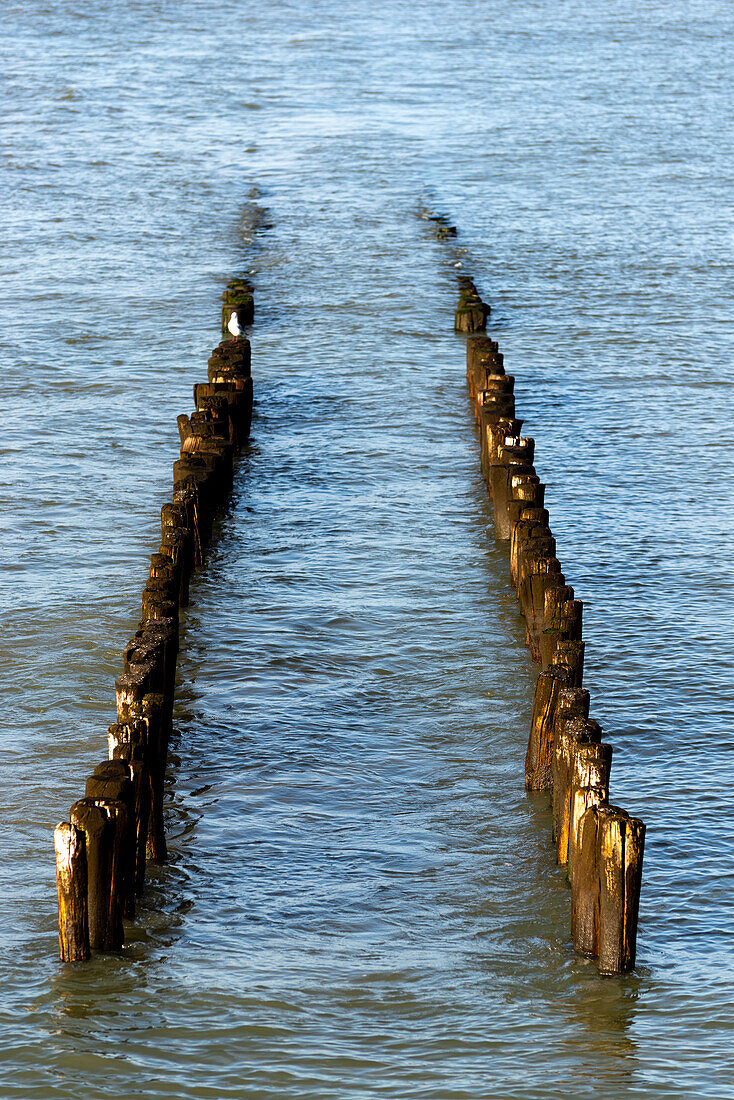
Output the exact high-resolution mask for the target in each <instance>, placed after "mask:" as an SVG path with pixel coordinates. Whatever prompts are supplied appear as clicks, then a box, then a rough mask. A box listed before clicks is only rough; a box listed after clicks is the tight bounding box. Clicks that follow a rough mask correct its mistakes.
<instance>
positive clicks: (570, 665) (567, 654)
mask: <svg viewBox="0 0 734 1100" xmlns="http://www.w3.org/2000/svg"><path fill="white" fill-rule="evenodd" d="M585 652H586V646H585V644H584V642H577V641H568V640H566V639H564V640H563V641H560V642H556V652H555V655H554V657H553V659H552V661H551V663H550V667H551V668H553V666H554V665H564V666H565V667H566V668H567V669H570V671H571V673H572V675H573V686H574V687H581V685H582V683H583V679H584V653H585Z"/></svg>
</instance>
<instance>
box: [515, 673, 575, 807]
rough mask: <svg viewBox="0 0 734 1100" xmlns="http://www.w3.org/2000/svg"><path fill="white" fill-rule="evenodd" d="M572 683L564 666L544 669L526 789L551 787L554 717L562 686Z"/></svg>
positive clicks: (537, 687) (536, 701)
mask: <svg viewBox="0 0 734 1100" xmlns="http://www.w3.org/2000/svg"><path fill="white" fill-rule="evenodd" d="M570 685H571V674H570V673H569V671H568V670H567V669H565V668H563V667H562V666H558V667H555V668H552V669H548V670H547V672H541V674H540V676H538V679H537V681H536V684H535V697H534V699H533V713H532V717H531V719H530V735H529V737H528V748H527V753H526V754H525V789H526V790H528V791H547V790H550V789H551V786H552V777H551V767H552V762H553V750H554V743H553V736H554V728H555V727H554V718H555V712H556V705H557V702H558V694H559V691H560V690H561V688H564V687H569V686H570Z"/></svg>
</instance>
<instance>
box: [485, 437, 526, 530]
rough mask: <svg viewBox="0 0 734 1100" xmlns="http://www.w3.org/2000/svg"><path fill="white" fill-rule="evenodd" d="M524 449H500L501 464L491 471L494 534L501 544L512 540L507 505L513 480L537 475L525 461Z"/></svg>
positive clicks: (493, 467)
mask: <svg viewBox="0 0 734 1100" xmlns="http://www.w3.org/2000/svg"><path fill="white" fill-rule="evenodd" d="M523 453H524V449H523V448H522V447H500V450H499V454H498V456H497V457H498V459H499V462H498V463H497V464H496V465H494V466H492V468H491V469H490V483H491V486H492V503H493V505H494V532H495V537H496V538H497V539H499V540H500V541H501V542H506V541H507V540H508V539H509V538H510V517H509V514H508V511H507V505H508V502H509V499H510V483H511V478H512V477H513V476H515V475H518V474H531V475H534V474H535V468H534V466H532V465H530V464H529V463H527V462H525V461H524V460H523Z"/></svg>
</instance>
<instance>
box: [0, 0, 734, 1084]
mask: <svg viewBox="0 0 734 1100" xmlns="http://www.w3.org/2000/svg"><path fill="white" fill-rule="evenodd" d="M733 24H734V8H732V6H731V5H728V4H725V3H721V2H718V3H717V2H715V0H687V2H684V0H649V2H647V3H645V4H639V3H633V2H632V0H604V2H601V0H585V2H584V3H581V2H580V0H553V2H551V0H512V2H511V0H484V2H477V0H469V2H467V3H464V4H462V5H448V4H440V3H438V2H431V0H412V2H411V3H407V2H392V3H385V4H375V3H369V2H367V0H344V2H342V3H335V2H333V0H329V2H327V0H299V2H290V3H288V2H284V0H280V2H278V0H261V2H260V3H258V4H246V3H241V2H235V0H222V2H220V3H217V4H206V3H195V2H193V0H183V2H181V0H179V2H177V3H175V4H174V3H170V2H169V3H165V2H161V0H147V2H142V0H125V2H123V0H104V2H103V0H88V2H85V3H80V2H77V3H73V2H71V0H47V2H46V3H40V2H31V0H22V2H18V0H9V2H8V3H6V4H5V5H4V7H3V13H2V16H0V25H1V27H2V39H1V42H0V53H1V54H2V58H1V59H0V62H1V64H2V70H3V73H4V81H3V86H2V93H1V95H2V99H1V101H0V102H1V112H0V126H1V133H2V142H1V162H0V207H1V209H2V223H3V228H2V236H3V242H4V247H3V249H2V254H1V256H0V265H1V268H2V274H3V278H2V290H1V292H0V293H1V295H2V297H1V300H0V356H1V361H2V370H3V379H4V382H3V385H2V387H1V389H0V402H1V404H2V421H1V422H2V433H1V435H0V450H1V452H2V453H1V456H0V469H1V470H2V477H3V487H4V488H3V503H2V508H1V510H0V520H1V521H2V526H3V541H2V555H3V563H4V569H3V573H4V579H5V583H4V585H3V592H2V605H3V629H2V635H1V636H0V650H1V654H2V667H3V674H2V677H1V678H0V693H1V700H0V715H1V719H2V735H1V736H2V742H1V743H2V752H1V757H0V792H1V794H0V806H2V818H1V819H2V828H1V829H0V944H1V945H2V950H1V952H0V956H1V957H0V1095H1V1096H2V1097H8V1098H23V1100H51V1098H54V1100H72V1098H74V1100H76V1098H77V1097H79V1096H85V1097H90V1098H100V1100H102V1098H115V1100H132V1098H134V1097H156V1098H157V1097H175V1098H185V1100H205V1098H211V1100H225V1098H233V1100H269V1098H273V1100H276V1098H277V1100H280V1098H283V1100H286V1098H288V1100H296V1098H297V1100H328V1098H335V1100H368V1098H377V1097H386V1098H391V1100H404V1098H409V1097H410V1098H416V1100H488V1098H490V1097H491V1098H499V1100H505V1098H506V1100H512V1098H522V1100H527V1098H531V1100H536V1098H537V1100H546V1098H552V1097H563V1098H564V1100H569V1098H577V1097H592V1096H593V1097H594V1098H596V1100H599V1098H602V1100H617V1098H627V1097H645V1098H654V1100H657V1098H667V1097H681V1098H684V1097H685V1098H690V1097H712V1098H724V1097H732V1096H734V973H733V962H734V950H733V949H734V943H733V942H732V941H733V933H734V870H733V866H734V865H733V863H732V855H733V850H734V813H733V812H732V811H733V810H734V797H733V796H732V758H733V750H734V729H733V723H732V716H733V714H734V567H733V566H732V553H731V538H732V536H731V531H732V523H733V522H734V503H733V493H732V485H733V475H734V469H733V467H734V389H733V387H732V381H731V374H732V365H731V364H732V346H733V344H734V317H733V315H732V291H733V289H734V288H733V282H734V280H733V278H732V271H733V267H732V237H733V234H732V224H734V209H733V207H734V188H733V183H734V179H733V176H734V123H733V121H732V119H733V117H734V60H733V59H732V50H731V42H732V33H733V32H734V26H733ZM426 202H427V203H429V204H431V205H432V206H433V207H434V208H437V209H439V210H441V211H443V212H445V213H446V214H447V216H448V217H449V218H450V219H451V220H453V221H454V222H455V223H456V224H457V226H458V227H459V230H460V235H459V237H458V238H457V244H458V247H460V248H461V249H462V250H463V252H462V256H463V262H464V264H465V270H470V271H471V272H472V273H473V274H474V276H475V278H476V280H477V282H478V284H479V286H480V288H481V290H482V291H483V292H484V295H485V297H487V298H488V299H489V300H490V301H491V303H492V308H493V315H492V316H493V331H494V335H495V336H496V338H497V339H499V341H500V343H501V346H502V349H503V350H504V353H505V358H506V365H507V367H508V369H509V370H511V371H512V373H514V374H515V376H516V379H517V382H516V394H517V404H518V408H519V410H521V412H520V415H523V416H524V417H525V428H524V430H525V432H526V433H527V434H530V435H532V436H534V437H535V439H536V441H537V448H536V454H537V458H536V464H537V467H538V470H539V472H540V473H541V475H542V477H543V478H544V480H545V481H546V482H547V486H548V489H547V501H548V505H549V508H550V511H551V521H552V524H553V528H554V533H555V535H556V538H557V542H558V547H559V556H560V557H561V559H562V561H563V563H564V566H565V571H566V574H567V576H568V577H569V580H570V583H572V584H573V585H574V587H575V589H576V592H577V595H578V597H579V598H581V599H583V600H584V604H585V635H586V638H587V651H588V652H587V672H586V686H587V687H588V688H589V689H590V691H591V695H592V708H593V712H592V713H593V717H595V718H596V719H597V720H598V721H600V722H601V724H602V726H603V728H604V730H605V734H606V736H607V738H608V739H609V741H611V742H612V743H613V745H614V753H615V757H614V764H613V770H612V795H613V798H614V800H615V801H616V802H618V803H620V804H622V805H623V806H625V807H626V808H627V809H628V810H629V811H630V812H633V813H636V814H639V815H640V816H642V817H643V818H644V819H645V821H646V822H647V825H648V844H647V853H646V866H645V876H644V889H643V897H642V907H641V924H640V944H639V967H638V970H637V972H636V974H635V975H634V976H632V977H628V978H626V979H624V980H619V981H617V980H600V979H599V977H598V975H597V972H596V968H595V966H594V965H593V964H589V963H586V962H584V961H580V960H578V959H576V958H574V955H573V952H572V950H571V947H570V943H569V895H568V890H567V887H566V885H565V883H564V881H563V877H562V875H561V874H560V873H559V872H558V871H557V870H556V869H555V867H554V864H553V854H552V849H551V843H550V835H549V814H548V809H547V805H546V799H545V798H543V797H537V798H529V797H527V796H526V795H525V793H524V791H523V757H524V749H525V742H526V736H527V727H528V718H529V709H530V704H531V699H532V692H533V684H534V677H535V672H536V670H535V668H534V667H533V665H532V663H531V661H530V659H529V657H528V654H527V651H526V650H525V648H524V646H523V644H522V641H523V631H522V625H521V621H520V619H519V617H518V614H517V610H516V603H515V599H514V593H513V592H512V590H511V588H510V586H509V581H508V575H507V563H506V554H505V551H504V550H503V549H501V548H498V547H496V546H495V544H494V541H493V537H492V524H491V508H490V505H489V504H488V501H487V498H486V493H485V490H484V487H483V485H482V482H481V479H480V475H479V469H478V455H477V443H476V437H475V432H474V427H473V422H472V417H471V410H470V407H469V403H468V399H467V394H466V387H465V379H464V345H463V341H462V340H461V339H459V338H457V337H455V336H454V335H453V334H452V308H453V304H454V301H455V297H456V284H455V279H454V275H455V271H454V269H453V267H452V266H451V262H450V252H449V251H448V250H447V249H446V248H444V247H443V246H442V245H441V244H440V243H438V242H436V240H435V238H434V237H433V236H432V234H431V231H430V227H429V226H428V225H427V224H426V223H425V222H424V221H421V220H420V218H419V217H417V214H416V212H417V210H418V209H419V208H420V206H421V204H422V203H426ZM246 272H251V274H252V278H253V281H254V283H255V286H256V303H257V318H256V327H255V329H254V331H253V365H254V374H255V379H256V394H257V418H256V421H255V425H254V430H253V437H252V443H251V446H250V447H249V449H248V451H247V453H245V454H244V455H243V457H242V460H241V462H240V465H239V469H238V474H237V478H236V486H235V492H234V496H233V500H232V505H231V508H230V509H229V510H228V512H227V513H226V514H225V515H224V516H223V517H222V519H221V523H220V524H219V528H218V533H217V536H216V539H215V542H214V547H213V550H212V552H211V555H210V559H209V562H208V565H207V568H206V570H205V571H203V572H202V573H201V575H200V576H199V577H198V579H197V580H196V582H195V584H194V585H193V588H192V601H191V607H190V609H189V611H188V613H187V615H186V618H185V627H184V637H183V648H182V658H181V661H180V668H179V673H180V685H179V689H178V703H177V712H176V722H175V725H176V729H177V733H176V736H175V739H174V744H173V746H172V755H171V766H170V776H169V780H170V781H169V787H168V806H167V812H168V823H169V829H170V848H171V861H170V863H169V864H168V865H167V866H166V867H165V868H163V869H162V870H157V871H153V872H152V873H151V874H150V876H149V885H148V889H147V892H146V895H145V898H144V900H143V904H142V912H141V916H140V919H139V921H138V922H137V923H136V924H135V925H134V926H132V927H131V928H130V930H129V936H128V943H127V946H126V948H125V951H124V954H123V956H122V957H119V958H118V957H97V958H95V959H94V960H93V961H92V963H91V964H90V965H88V966H86V967H78V968H69V967H67V968H64V967H62V966H60V964H59V963H58V961H57V958H56V952H57V942H56V908H55V889H54V872H53V853H52V830H53V827H54V826H55V824H56V823H57V822H58V821H59V820H60V819H61V818H62V817H64V816H66V814H67V813H68V808H69V806H70V804H71V802H72V801H74V800H75V799H76V798H77V797H78V796H79V795H80V794H81V792H82V787H83V782H84V778H85V776H86V775H87V774H88V772H89V771H90V770H91V768H92V766H93V765H94V764H96V763H97V762H98V761H100V760H101V759H103V757H104V755H105V732H106V727H107V725H108V724H109V723H110V722H111V721H112V720H113V716H114V691H113V680H114V677H115V676H116V675H118V674H119V670H120V666H121V656H120V655H121V651H122V648H123V645H124V643H125V642H126V640H127V638H128V637H129V636H130V634H131V632H132V631H133V630H134V627H135V624H136V621H137V618H138V614H139V606H140V592H141V589H142V586H143V583H144V578H145V576H146V573H147V570H146V561H147V555H148V554H149V553H151V552H152V551H154V550H156V549H157V546H158V525H159V509H160V506H161V504H162V503H163V502H164V501H165V500H166V499H167V498H168V496H169V495H170V482H171V465H172V462H173V460H174V458H175V457H176V453H177V448H178V443H177V432H176V423H175V418H176V415H177V414H178V413H180V412H182V411H188V410H190V408H191V387H192V384H193V383H194V382H195V381H197V380H200V379H202V378H203V377H205V369H206V358H207V355H208V352H209V349H210V348H211V347H212V346H213V344H215V343H216V342H217V340H218V339H219V331H218V316H219V301H220V295H221V290H222V287H223V285H224V283H225V282H226V281H227V279H228V278H230V277H231V276H232V275H233V274H235V273H246Z"/></svg>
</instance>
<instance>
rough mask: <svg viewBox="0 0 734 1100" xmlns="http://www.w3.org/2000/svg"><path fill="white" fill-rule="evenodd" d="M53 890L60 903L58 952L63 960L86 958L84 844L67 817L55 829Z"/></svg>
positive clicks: (81, 832)
mask: <svg viewBox="0 0 734 1100" xmlns="http://www.w3.org/2000/svg"><path fill="white" fill-rule="evenodd" d="M54 849H55V851H56V894H57V898H58V904H59V954H60V956H61V960H62V962H85V961H86V960H87V959H88V958H89V954H90V948H89V916H88V911H87V846H86V838H85V834H84V831H83V830H82V829H77V828H76V826H75V825H72V824H70V823H69V822H68V821H62V822H60V824H58V825H57V826H56V829H55V830H54Z"/></svg>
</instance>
